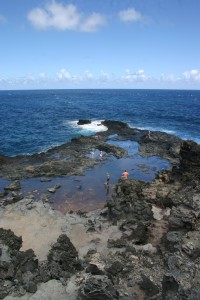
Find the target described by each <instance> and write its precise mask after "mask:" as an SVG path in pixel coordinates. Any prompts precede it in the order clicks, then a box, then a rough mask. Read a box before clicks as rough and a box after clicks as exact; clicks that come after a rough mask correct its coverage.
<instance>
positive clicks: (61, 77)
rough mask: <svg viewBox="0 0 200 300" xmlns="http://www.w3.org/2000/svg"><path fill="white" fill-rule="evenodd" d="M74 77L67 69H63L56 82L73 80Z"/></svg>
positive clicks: (57, 74)
mask: <svg viewBox="0 0 200 300" xmlns="http://www.w3.org/2000/svg"><path fill="white" fill-rule="evenodd" d="M71 79H72V76H71V75H70V73H69V72H68V71H67V70H66V69H64V68H63V69H61V70H60V71H59V72H57V73H56V76H55V80H56V81H64V80H71Z"/></svg>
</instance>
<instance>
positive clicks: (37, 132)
mask: <svg viewBox="0 0 200 300" xmlns="http://www.w3.org/2000/svg"><path fill="white" fill-rule="evenodd" d="M199 112H200V91H197V90H33V91H31V90H29V91H0V141H1V142H0V154H3V155H7V156H15V155H20V154H32V153H37V152H41V151H45V150H47V149H50V148H51V147H54V146H56V145H61V144H63V143H66V142H67V141H69V140H70V139H71V138H72V137H75V136H77V135H80V134H83V135H84V134H85V135H89V134H92V133H94V132H95V131H96V130H98V129H100V127H99V126H95V123H94V124H92V126H90V127H79V126H77V125H76V124H77V120H79V119H91V120H94V121H95V120H105V119H109V120H119V121H124V122H126V123H128V124H129V125H130V126H131V127H137V128H141V129H149V130H159V131H165V132H169V133H172V134H175V135H177V136H179V137H181V138H183V139H192V140H194V141H196V142H197V143H200V136H199V133H200V113H199Z"/></svg>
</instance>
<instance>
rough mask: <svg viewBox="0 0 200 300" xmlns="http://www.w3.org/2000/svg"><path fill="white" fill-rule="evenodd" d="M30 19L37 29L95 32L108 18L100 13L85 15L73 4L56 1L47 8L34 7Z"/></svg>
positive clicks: (29, 15)
mask: <svg viewBox="0 0 200 300" xmlns="http://www.w3.org/2000/svg"><path fill="white" fill-rule="evenodd" d="M28 19H29V21H30V22H31V24H32V25H33V26H34V27H35V28H37V29H42V30H45V29H48V28H55V29H58V30H80V31H87V32H94V31H96V30H97V29H98V28H99V27H100V26H102V25H104V24H105V22H106V19H105V17H104V16H102V15H101V14H98V13H92V14H91V15H89V16H85V15H84V14H83V13H80V12H78V10H77V7H76V6H75V5H73V4H66V5H64V4H62V3H58V2H56V1H53V2H52V3H50V4H48V5H46V6H45V8H39V7H38V8H34V9H32V10H31V11H30V12H29V13H28Z"/></svg>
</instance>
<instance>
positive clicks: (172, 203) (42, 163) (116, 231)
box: [0, 120, 200, 300]
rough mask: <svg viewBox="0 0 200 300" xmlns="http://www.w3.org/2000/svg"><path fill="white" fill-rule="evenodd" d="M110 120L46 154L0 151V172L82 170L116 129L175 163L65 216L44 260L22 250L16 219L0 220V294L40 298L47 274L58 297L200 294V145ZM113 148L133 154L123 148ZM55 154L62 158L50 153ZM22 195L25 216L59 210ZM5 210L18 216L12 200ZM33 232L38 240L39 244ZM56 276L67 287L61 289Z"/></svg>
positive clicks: (128, 181) (142, 148)
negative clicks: (10, 224)
mask: <svg viewBox="0 0 200 300" xmlns="http://www.w3.org/2000/svg"><path fill="white" fill-rule="evenodd" d="M83 121H84V120H83ZM104 125H105V126H108V128H109V129H108V132H103V133H100V134H99V136H98V138H96V137H80V138H77V139H73V140H72V141H71V143H69V144H67V145H64V146H61V147H57V148H56V149H52V150H50V151H48V152H47V153H45V154H41V155H35V156H31V157H20V158H19V157H18V158H12V159H9V158H2V164H1V167H0V173H1V175H2V176H5V177H9V178H13V179H15V180H17V179H19V178H22V177H23V176H24V177H29V176H41V174H43V175H42V176H45V177H46V176H49V174H54V175H55V174H60V175H62V174H64V175H67V176H69V175H71V174H74V173H77V172H81V170H82V168H85V167H87V166H88V165H89V162H88V161H87V158H86V156H85V154H86V153H87V151H89V150H90V149H91V147H95V148H96V149H102V148H101V147H103V146H105V148H104V150H105V149H106V147H107V146H106V140H107V137H108V136H109V135H111V134H118V135H119V139H130V140H134V141H137V142H139V144H140V153H141V154H142V155H160V156H161V157H164V158H168V159H169V160H170V161H171V162H173V163H174V166H173V167H172V168H171V169H168V170H163V171H162V172H160V173H159V174H157V177H156V179H155V180H153V181H152V182H148V183H145V182H142V181H137V180H134V179H126V180H122V179H121V180H119V182H118V183H117V184H116V185H115V187H114V192H113V194H112V197H111V198H110V199H109V201H108V202H107V203H106V205H105V207H104V208H103V209H100V210H98V211H94V212H90V213H79V214H78V213H71V214H69V213H68V214H67V215H66V216H63V221H62V223H61V224H60V226H61V231H62V234H58V237H57V239H56V241H55V240H54V241H53V242H52V243H51V247H50V250H49V251H48V254H47V256H46V259H45V260H43V261H40V260H38V258H37V255H36V254H35V252H34V250H32V249H27V250H25V251H22V250H21V247H22V245H23V242H25V241H24V240H23V230H22V237H20V236H16V235H15V230H14V228H13V229H12V231H11V230H9V229H4V228H2V229H0V299H4V298H5V299H6V300H11V299H16V300H17V299H20V297H22V296H23V300H26V299H35V300H36V299H38V300H39V299H42V298H41V295H42V297H43V298H44V299H45V297H46V299H47V295H49V290H50V282H51V284H52V287H54V294H53V295H54V298H56V295H57V297H60V299H61V300H62V299H68V300H78V299H79V300H83V299H94V300H97V299H100V300H101V299H102V300H103V299H119V300H122V299H132V300H133V299H136V300H142V299H158V300H159V299H166V300H168V299H170V300H171V299H199V298H200V289H199V280H200V271H199V270H200V220H199V216H200V204H199V203H200V188H199V187H200V168H199V153H200V146H199V145H197V144H195V143H194V142H192V141H184V142H183V141H181V140H180V139H178V138H176V137H174V136H169V135H167V134H164V133H159V132H155V133H154V132H153V133H152V134H151V136H150V137H149V136H148V135H147V132H145V131H140V130H137V129H131V128H129V127H128V126H127V125H126V124H123V123H121V122H113V121H105V122H104ZM80 149H81V151H80ZM107 149H108V151H112V153H114V152H115V151H116V153H118V154H117V155H119V156H120V155H123V156H126V155H127V153H125V152H123V149H122V150H120V149H118V148H116V149H111V148H107ZM58 153H59V159H58V160H54V156H55V154H58ZM161 154H162V155H161ZM56 157H57V156H56ZM77 160H79V162H80V163H79V165H78V161H77ZM12 164H13V169H12V170H13V173H12V172H11V166H12ZM63 164H64V167H63ZM76 164H77V165H76ZM51 167H52V168H51ZM64 169H65V173H62V172H63V170H64ZM66 170H67V171H66ZM46 172H47V173H46ZM37 174H40V175H37ZM22 201H24V200H22ZM20 202H21V201H19V202H18V203H20ZM18 203H16V204H12V205H17V204H18ZM23 203H24V204H23V205H21V206H20V205H18V206H16V207H19V212H20V214H19V216H18V220H19V221H20V220H21V219H24V218H25V216H26V215H28V216H29V219H30V216H31V214H33V212H36V211H37V213H39V215H40V216H41V218H42V223H41V224H42V226H50V224H51V223H52V224H53V223H54V222H55V220H57V219H58V215H55V216H53V212H51V210H50V209H48V210H47V209H46V208H45V204H44V203H43V204H42V205H41V206H38V205H39V204H36V203H34V200H30V199H29V200H27V201H24V202H23ZM12 205H11V207H12ZM28 205H31V206H30V207H29V206H28ZM39 207H40V208H39ZM0 210H1V212H0V213H1V217H3V216H5V217H6V216H8V217H10V216H12V217H13V216H14V211H11V210H9V206H3V207H1V208H0ZM9 214H10V215H9ZM50 216H51V222H50ZM46 218H48V219H46ZM60 218H61V217H60ZM47 220H48V221H47ZM52 220H53V221H52ZM2 222H3V221H2ZM3 224H5V223H1V226H2V227H4V226H3ZM16 226H17V223H16ZM27 226H28V225H27ZM35 227H36V225H35ZM16 229H17V228H16ZM49 229H50V227H49ZM32 230H34V225H33V228H32ZM73 230H74V235H72V234H71V232H72V231H73ZM35 236H36V240H35V243H40V240H37V236H38V235H37V233H36V234H35ZM56 281H57V282H58V283H59V284H61V285H62V286H63V287H65V290H62V295H61V292H60V290H61V288H60V286H59V285H57V283H56ZM41 287H42V290H41ZM58 287H59V288H58ZM58 295H59V296H58ZM12 297H13V298H12ZM14 297H15V298H14ZM31 297H34V298H31ZM48 297H49V296H48ZM48 299H51V298H48ZM57 299H59V298H57Z"/></svg>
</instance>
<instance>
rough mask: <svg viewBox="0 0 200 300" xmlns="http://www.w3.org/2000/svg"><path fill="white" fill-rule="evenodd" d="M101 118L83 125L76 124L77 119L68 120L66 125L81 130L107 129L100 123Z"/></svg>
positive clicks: (96, 130) (90, 131) (95, 130)
mask: <svg viewBox="0 0 200 300" xmlns="http://www.w3.org/2000/svg"><path fill="white" fill-rule="evenodd" d="M102 121H103V120H95V121H91V123H90V124H84V125H78V121H70V122H68V125H69V126H71V127H73V128H75V129H81V131H83V132H89V133H92V132H100V131H107V130H108V128H107V127H106V126H104V125H102V124H101V122H102Z"/></svg>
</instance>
